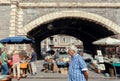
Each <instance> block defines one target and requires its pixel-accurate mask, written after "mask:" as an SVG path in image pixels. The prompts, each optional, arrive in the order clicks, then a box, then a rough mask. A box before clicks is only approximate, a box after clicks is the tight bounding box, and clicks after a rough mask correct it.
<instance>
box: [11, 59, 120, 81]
mask: <svg viewBox="0 0 120 81" xmlns="http://www.w3.org/2000/svg"><path fill="white" fill-rule="evenodd" d="M42 64H43V61H42V60H41V61H38V62H37V68H38V73H37V74H36V75H34V76H31V75H30V74H27V78H21V80H20V81H56V80H57V81H68V79H67V74H60V73H44V72H41V69H42V68H43V67H42ZM12 81H17V80H16V79H12ZM89 81H120V79H118V78H106V77H104V75H103V74H101V73H100V74H98V73H96V72H94V71H91V70H89Z"/></svg>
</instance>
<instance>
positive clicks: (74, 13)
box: [19, 11, 120, 34]
mask: <svg viewBox="0 0 120 81" xmlns="http://www.w3.org/2000/svg"><path fill="white" fill-rule="evenodd" d="M64 17H78V18H83V19H86V20H89V21H93V22H95V23H98V24H101V25H103V27H106V28H107V29H108V30H111V31H113V32H114V33H115V34H119V33H120V27H119V25H117V24H115V23H114V22H112V21H110V20H108V19H106V18H104V17H102V16H99V15H96V14H93V13H88V12H84V11H61V12H54V13H50V14H46V15H44V16H41V17H39V18H37V19H35V20H33V21H32V22H31V23H29V24H27V25H26V26H24V27H23V28H22V29H20V32H19V33H24V34H27V32H29V31H30V30H32V29H33V28H35V27H37V26H38V25H40V24H43V23H45V22H49V21H51V20H54V19H58V18H64Z"/></svg>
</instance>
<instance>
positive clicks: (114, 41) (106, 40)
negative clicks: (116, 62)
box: [93, 37, 120, 45]
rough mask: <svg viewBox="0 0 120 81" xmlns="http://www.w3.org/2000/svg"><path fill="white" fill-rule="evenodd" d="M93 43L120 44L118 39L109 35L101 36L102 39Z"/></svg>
mask: <svg viewBox="0 0 120 81" xmlns="http://www.w3.org/2000/svg"><path fill="white" fill-rule="evenodd" d="M93 44H96V45H120V40H119V39H115V38H111V37H107V38H103V39H100V40H97V41H94V42H93Z"/></svg>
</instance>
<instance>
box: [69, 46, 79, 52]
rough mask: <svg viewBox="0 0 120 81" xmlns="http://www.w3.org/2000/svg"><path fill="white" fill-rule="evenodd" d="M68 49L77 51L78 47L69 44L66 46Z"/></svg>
mask: <svg viewBox="0 0 120 81" xmlns="http://www.w3.org/2000/svg"><path fill="white" fill-rule="evenodd" d="M68 49H70V50H74V51H75V53H77V52H78V48H77V47H76V46H75V45H70V46H69V47H68Z"/></svg>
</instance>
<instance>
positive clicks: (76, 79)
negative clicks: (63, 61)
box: [68, 54, 87, 81]
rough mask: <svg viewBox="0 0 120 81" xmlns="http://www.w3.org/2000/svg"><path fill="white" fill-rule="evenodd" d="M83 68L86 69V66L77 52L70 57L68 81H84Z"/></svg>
mask: <svg viewBox="0 0 120 81" xmlns="http://www.w3.org/2000/svg"><path fill="white" fill-rule="evenodd" d="M85 70H87V66H86V63H85V61H84V59H83V58H82V57H81V56H80V55H79V54H75V55H74V56H72V57H71V62H70V65H69V72H68V81H86V79H85V76H84V73H83V72H84V71H85Z"/></svg>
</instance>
